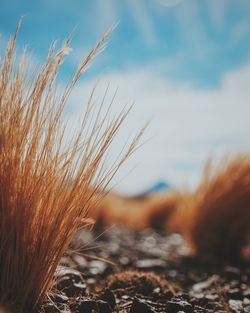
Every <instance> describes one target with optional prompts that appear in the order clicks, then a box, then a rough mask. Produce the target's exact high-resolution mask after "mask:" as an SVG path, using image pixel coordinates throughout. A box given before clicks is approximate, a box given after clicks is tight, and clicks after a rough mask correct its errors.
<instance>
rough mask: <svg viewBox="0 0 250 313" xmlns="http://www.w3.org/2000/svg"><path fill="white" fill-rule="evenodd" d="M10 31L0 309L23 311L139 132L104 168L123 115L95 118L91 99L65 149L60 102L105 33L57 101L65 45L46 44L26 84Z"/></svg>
mask: <svg viewBox="0 0 250 313" xmlns="http://www.w3.org/2000/svg"><path fill="white" fill-rule="evenodd" d="M18 28H19V26H18ZM17 32H18V29H17V31H16V33H15V35H14V37H13V38H12V39H11V40H10V41H9V43H8V46H7V48H6V54H5V57H4V58H3V59H1V63H0V310H1V311H2V310H3V311H4V312H12V313H13V312H19V313H21V312H29V313H30V312H33V311H34V310H35V308H36V306H37V304H39V303H40V302H41V301H42V299H43V297H44V295H45V293H46V292H47V291H48V290H49V289H50V288H51V287H52V285H53V275H54V272H55V270H56V267H57V265H58V262H59V260H60V258H61V256H62V255H63V253H64V252H65V250H66V248H67V247H68V244H69V242H70V240H71V239H72V236H73V235H74V233H75V231H76V230H77V228H78V227H79V225H80V224H81V225H82V224H84V223H85V222H84V218H85V217H86V216H87V213H88V211H89V210H90V208H91V207H92V206H93V205H94V204H95V202H96V201H98V200H99V197H101V196H103V192H99V190H102V189H103V188H105V187H106V185H107V184H108V183H109V181H110V179H111V178H112V176H113V175H114V174H115V172H116V171H117V169H118V168H119V166H120V165H121V164H122V163H123V161H124V160H125V159H126V158H127V157H128V156H129V155H130V154H131V153H132V152H133V150H134V149H135V147H136V143H137V141H138V139H139V137H140V135H141V132H140V133H139V134H138V136H137V137H136V138H135V140H134V141H133V142H132V144H131V146H130V147H129V148H128V150H127V152H126V153H124V155H123V156H122V157H121V158H120V161H118V162H117V164H116V165H115V166H114V167H113V168H112V169H108V170H105V166H104V159H105V157H106V156H107V151H108V149H109V146H110V144H111V142H112V138H113V136H114V135H115V134H116V133H117V131H118V129H119V127H120V126H121V124H122V122H123V120H124V118H125V117H126V114H127V112H122V113H121V114H120V115H119V116H118V117H117V118H116V119H114V120H109V109H108V111H107V113H106V115H105V117H104V118H101V113H100V111H98V112H97V113H95V110H93V107H92V106H91V104H90V103H91V101H90V103H89V104H88V106H87V109H86V113H85V115H84V116H83V119H82V124H81V127H80V130H79V132H78V133H77V134H76V135H75V136H74V137H73V138H71V141H70V142H71V144H70V145H67V144H65V127H66V126H65V125H64V124H63V123H62V112H63V109H64V107H65V103H66V100H67V99H68V97H69V95H70V92H71V90H72V88H73V87H74V85H75V84H76V82H77V80H78V79H79V77H80V76H81V74H82V73H84V72H85V70H86V67H87V65H88V64H89V62H90V61H91V60H92V59H93V57H94V56H95V55H96V54H97V53H99V52H100V51H101V49H102V48H103V42H104V41H105V39H106V37H107V36H108V35H109V33H110V32H108V33H106V34H105V35H104V36H103V38H102V39H101V40H100V41H99V42H98V43H97V45H96V46H95V47H94V49H93V50H91V51H90V53H89V54H88V55H87V57H86V58H85V59H84V60H83V62H82V63H81V64H80V66H79V68H78V70H77V71H76V73H75V75H74V76H73V78H72V79H71V80H70V82H69V83H68V85H67V86H66V88H65V90H64V92H63V94H61V95H57V89H56V77H57V74H58V71H59V69H60V67H61V65H62V63H63V60H64V56H65V54H67V51H68V49H69V45H70V39H69V40H67V41H66V42H65V43H64V45H63V46H62V48H61V49H60V50H59V51H56V50H55V44H53V45H52V47H51V49H50V51H49V53H48V56H47V60H46V62H45V63H44V64H43V66H42V67H41V69H40V71H38V72H37V74H36V75H35V76H34V77H32V79H30V77H29V75H27V63H28V61H29V60H28V58H27V56H26V54H25V52H24V53H23V55H22V56H21V58H20V60H18V61H17V62H16V61H15V59H16V57H15V43H16V37H17ZM90 100H91V99H90ZM107 119H108V122H107V123H106V125H107V127H105V129H103V125H105V121H107ZM93 199H94V200H93ZM86 223H87V221H86Z"/></svg>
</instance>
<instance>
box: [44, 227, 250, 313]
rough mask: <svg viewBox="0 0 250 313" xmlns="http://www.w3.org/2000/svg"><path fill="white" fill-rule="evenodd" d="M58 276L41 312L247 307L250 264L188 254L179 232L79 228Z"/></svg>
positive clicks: (249, 303) (249, 308) (132, 312)
mask: <svg viewBox="0 0 250 313" xmlns="http://www.w3.org/2000/svg"><path fill="white" fill-rule="evenodd" d="M82 246H84V247H83V248H82ZM80 247H81V248H80ZM57 276H58V284H57V290H59V291H56V292H55V293H52V294H51V295H50V296H48V299H47V300H46V302H45V303H44V306H43V311H45V312H46V313H54V312H62V311H63V312H65V313H66V312H67V313H70V312H72V313H77V312H79V313H98V312H99V313H112V312H120V313H147V312H148V313H160V312H167V313H177V312H178V313H183V312H186V313H189V312H197V313H198V312H199V313H202V312H218V313H219V312H221V313H222V312H250V267H248V266H247V265H244V264H238V265H235V264H234V265H232V264H223V263H221V262H219V261H217V260H213V261H209V262H208V261H206V262H205V261H203V262H202V261H199V260H196V259H193V258H190V257H187V245H186V242H185V241H184V240H183V238H182V237H181V236H180V235H177V234H172V235H166V234H163V233H159V232H156V231H154V230H152V229H147V230H145V231H140V232H139V231H132V230H130V229H126V228H123V227H120V226H119V227H112V228H110V229H108V230H105V231H104V232H103V231H101V230H96V231H94V232H92V234H91V233H90V232H81V233H79V234H78V236H77V237H76V239H75V240H74V242H73V243H72V249H71V251H70V252H69V253H68V255H67V256H65V257H63V258H62V260H61V266H60V268H59V269H58V272H57Z"/></svg>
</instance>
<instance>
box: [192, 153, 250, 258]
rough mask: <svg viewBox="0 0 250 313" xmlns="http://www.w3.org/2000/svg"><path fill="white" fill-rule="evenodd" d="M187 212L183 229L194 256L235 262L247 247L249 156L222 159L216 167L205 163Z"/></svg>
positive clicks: (249, 186)
mask: <svg viewBox="0 0 250 313" xmlns="http://www.w3.org/2000/svg"><path fill="white" fill-rule="evenodd" d="M189 210H190V215H189V221H188V225H189V226H188V228H187V229H188V232H189V234H188V235H189V238H190V239H191V242H192V243H193V247H194V249H195V252H196V254H197V255H199V256H205V257H206V256H207V257H217V258H218V257H219V258H222V259H227V260H235V261H236V260H239V259H240V257H241V253H242V249H243V248H244V247H245V246H246V245H247V244H249V242H248V239H249V238H248V237H249V234H250V228H249V225H250V156H249V155H248V154H242V155H237V156H236V157H234V158H229V159H227V160H225V159H224V160H223V161H222V162H221V164H220V166H219V167H215V166H212V164H211V162H208V164H207V166H206V167H205V170H204V174H203V179H202V181H201V183H200V185H199V187H198V188H197V190H196V192H195V193H194V195H193V197H192V202H191V203H190V205H189Z"/></svg>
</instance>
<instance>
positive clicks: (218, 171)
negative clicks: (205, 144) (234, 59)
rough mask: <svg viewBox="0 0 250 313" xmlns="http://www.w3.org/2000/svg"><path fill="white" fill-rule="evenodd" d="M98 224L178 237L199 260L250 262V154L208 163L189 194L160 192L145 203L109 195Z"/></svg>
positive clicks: (146, 198)
mask: <svg viewBox="0 0 250 313" xmlns="http://www.w3.org/2000/svg"><path fill="white" fill-rule="evenodd" d="M97 213H98V214H97V219H98V218H99V219H100V217H101V221H102V222H103V223H104V224H108V225H110V224H113V223H122V224H125V225H128V226H130V227H131V226H132V227H134V228H138V229H143V228H146V227H153V228H160V229H165V230H166V231H168V232H178V233H181V234H183V235H184V236H185V237H186V239H187V240H188V241H189V243H190V254H193V255H196V256H198V257H202V258H211V259H213V258H220V259H226V260H231V261H234V260H239V259H240V258H241V257H242V252H243V253H244V257H245V258H247V259H250V257H249V255H250V253H249V251H250V250H249V248H248V249H247V248H246V247H247V245H249V243H250V228H249V225H250V155H249V154H245V155H238V156H236V157H234V158H229V159H223V160H222V161H221V164H220V165H219V166H218V167H214V166H212V163H211V162H208V163H207V165H206V166H205V169H204V174H203V178H202V181H201V183H200V184H199V186H198V188H197V189H196V191H194V192H187V191H179V192H177V191H165V192H162V193H158V194H155V195H150V196H146V197H144V198H132V199H131V198H123V197H120V196H118V195H115V194H113V195H110V196H109V197H107V199H105V201H104V202H103V203H102V204H101V205H100V207H99V212H97Z"/></svg>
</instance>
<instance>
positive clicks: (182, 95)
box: [0, 0, 250, 192]
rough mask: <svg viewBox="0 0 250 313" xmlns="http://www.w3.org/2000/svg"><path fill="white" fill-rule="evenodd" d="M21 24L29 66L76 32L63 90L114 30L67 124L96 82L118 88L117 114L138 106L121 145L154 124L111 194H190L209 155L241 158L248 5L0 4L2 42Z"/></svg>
mask: <svg viewBox="0 0 250 313" xmlns="http://www.w3.org/2000/svg"><path fill="white" fill-rule="evenodd" d="M22 15H25V18H24V21H23V24H22V28H21V31H20V35H19V38H18V45H19V46H22V45H24V44H29V50H30V51H32V54H33V56H34V58H35V59H37V60H41V61H42V60H43V59H44V57H45V55H46V52H47V50H48V47H49V45H50V43H51V41H52V40H54V39H59V40H63V39H64V38H66V37H67V36H68V34H70V33H71V31H72V30H74V38H73V43H72V52H71V54H70V56H69V57H68V60H67V62H66V63H65V66H64V70H63V71H62V73H61V76H60V78H61V80H62V82H64V81H66V78H67V77H68V75H69V74H70V73H71V72H72V71H73V70H74V68H75V67H76V65H77V64H78V63H79V62H80V61H81V58H82V57H83V56H84V55H85V54H86V52H87V51H88V50H89V49H90V48H91V47H92V46H93V44H94V43H95V42H96V41H97V40H98V39H99V38H100V37H101V35H102V34H104V32H105V31H106V30H107V29H108V28H109V27H110V26H112V25H114V24H115V23H117V22H119V25H118V27H117V28H116V30H115V31H114V32H113V34H112V36H111V37H110V39H109V41H108V47H107V49H106V50H105V51H104V52H103V53H102V54H101V55H100V56H99V57H98V58H97V59H96V60H95V61H94V64H93V66H92V67H91V69H90V70H89V71H88V73H87V75H85V76H84V78H83V80H82V81H81V82H80V84H79V86H78V87H77V88H76V90H75V93H74V94H73V95H72V99H71V104H72V108H71V109H70V110H69V115H70V117H71V118H72V121H74V118H75V116H77V114H79V113H78V109H79V101H80V99H82V100H81V101H80V102H82V101H85V100H86V99H87V96H88V93H89V91H90V90H91V88H92V86H93V84H94V82H95V79H96V77H99V76H101V78H102V82H103V85H104V86H105V84H107V83H109V82H110V83H111V85H112V86H113V87H114V89H115V88H116V87H117V86H119V92H118V95H117V108H116V110H119V108H121V107H122V106H123V105H124V103H127V102H133V101H135V103H136V105H135V109H134V112H133V113H132V114H131V116H130V117H129V119H128V122H127V125H128V126H127V128H126V127H124V130H123V131H122V132H121V137H120V138H121V139H120V141H121V142H122V139H124V140H125V139H126V137H127V135H128V130H129V133H133V132H135V131H136V130H137V129H138V128H139V127H141V126H142V125H144V123H145V122H146V121H147V120H148V119H151V118H152V117H153V121H152V123H151V125H150V127H149V130H148V132H147V134H146V139H147V138H153V139H151V140H150V141H149V142H148V143H147V144H146V145H144V146H143V147H142V148H141V149H140V151H139V152H138V153H136V155H135V156H134V157H133V158H132V160H131V161H129V162H128V163H127V165H126V166H125V168H124V170H122V171H121V174H120V176H118V178H117V180H120V179H121V177H123V176H126V174H127V173H128V172H129V171H130V169H132V168H134V167H135V169H134V170H133V171H132V173H131V174H130V175H128V176H126V178H124V179H123V181H122V183H121V184H120V185H119V186H120V187H119V188H118V189H120V190H122V191H125V192H133V191H134V190H136V191H141V190H142V189H143V188H147V187H148V186H149V185H150V184H152V183H154V182H155V181H157V180H162V179H165V180H168V181H170V182H172V183H173V184H175V185H180V184H182V183H183V182H187V183H189V184H191V185H195V184H196V182H197V181H198V178H199V173H200V171H201V168H202V165H203V164H204V162H205V160H206V159H207V158H208V156H210V155H212V156H214V157H215V158H216V157H220V156H221V155H224V154H226V153H229V154H231V153H234V152H239V151H245V150H249V148H250V140H249V138H250V130H249V118H248V117H249V115H250V105H249V100H250V91H249V90H250V88H249V82H250V1H249V0H237V1H236V0H71V1H69V0H68V1H66V0H38V1H33V0H29V1H28V0H26V1H25V0H23V1H21V0H8V1H7V0H1V2H0V33H1V34H2V37H3V41H5V40H6V39H7V38H8V37H9V36H10V35H11V34H12V33H13V31H14V29H15V26H16V24H17V22H18V20H19V18H20V16H22ZM104 88H105V87H102V85H101V86H100V88H99V90H98V92H97V94H96V97H97V99H98V98H101V97H102V94H103V92H104ZM111 89H112V88H111ZM111 93H112V91H111ZM118 141H119V140H118ZM119 148H120V145H119V142H118V143H117V145H116V146H115V149H116V150H119ZM145 173H146V174H145Z"/></svg>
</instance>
